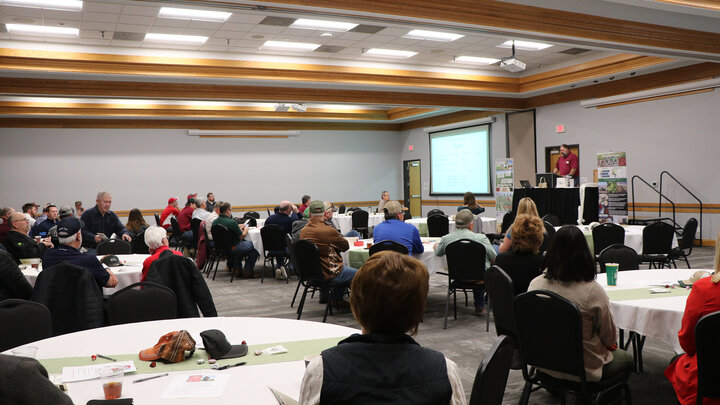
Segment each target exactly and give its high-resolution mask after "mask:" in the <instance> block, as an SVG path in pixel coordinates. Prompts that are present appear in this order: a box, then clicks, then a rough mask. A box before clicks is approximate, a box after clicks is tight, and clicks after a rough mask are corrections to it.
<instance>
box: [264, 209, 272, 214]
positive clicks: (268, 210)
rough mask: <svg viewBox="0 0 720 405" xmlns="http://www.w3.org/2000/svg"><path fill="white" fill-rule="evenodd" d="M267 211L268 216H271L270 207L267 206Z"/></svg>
mask: <svg viewBox="0 0 720 405" xmlns="http://www.w3.org/2000/svg"><path fill="white" fill-rule="evenodd" d="M265 211H267V214H268V216H270V215H271V214H270V208H265Z"/></svg>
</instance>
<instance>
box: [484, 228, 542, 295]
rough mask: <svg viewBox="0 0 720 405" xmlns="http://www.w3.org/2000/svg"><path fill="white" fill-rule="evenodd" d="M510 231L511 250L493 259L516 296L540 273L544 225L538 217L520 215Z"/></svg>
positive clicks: (525, 289)
mask: <svg viewBox="0 0 720 405" xmlns="http://www.w3.org/2000/svg"><path fill="white" fill-rule="evenodd" d="M510 229H512V234H513V238H512V250H510V251H509V252H504V253H500V254H499V255H498V256H497V257H496V258H495V264H496V265H497V266H498V267H500V268H501V269H503V270H504V271H505V273H507V274H508V276H510V278H511V279H512V281H513V289H514V290H515V295H518V294H522V293H524V292H525V291H527V288H528V285H529V284H530V281H532V279H534V278H535V277H537V276H539V275H540V274H541V273H542V270H541V269H540V267H541V266H542V261H543V255H542V253H540V245H542V243H543V234H544V232H545V225H543V221H542V219H540V218H538V217H535V216H532V215H527V214H522V215H518V217H517V218H515V222H514V223H513V224H512V226H511V227H510ZM508 233H510V232H509V231H508Z"/></svg>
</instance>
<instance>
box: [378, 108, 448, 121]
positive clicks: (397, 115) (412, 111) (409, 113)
mask: <svg viewBox="0 0 720 405" xmlns="http://www.w3.org/2000/svg"><path fill="white" fill-rule="evenodd" d="M437 111H440V110H439V109H437V108H392V109H390V110H389V111H388V112H387V117H388V119H389V120H391V121H394V120H399V119H401V118H409V117H415V116H418V115H424V114H430V113H434V112H437Z"/></svg>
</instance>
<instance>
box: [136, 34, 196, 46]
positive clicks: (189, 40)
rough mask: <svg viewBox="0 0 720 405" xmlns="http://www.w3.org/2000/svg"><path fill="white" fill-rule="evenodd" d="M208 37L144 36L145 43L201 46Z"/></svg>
mask: <svg viewBox="0 0 720 405" xmlns="http://www.w3.org/2000/svg"><path fill="white" fill-rule="evenodd" d="M207 39H208V37H202V36H198V35H172V34H153V33H147V34H145V41H149V42H164V43H173V44H196V45H202V44H204V43H205V41H207Z"/></svg>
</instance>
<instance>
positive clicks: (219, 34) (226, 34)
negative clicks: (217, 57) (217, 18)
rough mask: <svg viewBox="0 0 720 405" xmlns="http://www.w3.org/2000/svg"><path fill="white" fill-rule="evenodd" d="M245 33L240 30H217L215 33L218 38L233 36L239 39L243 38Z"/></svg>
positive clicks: (232, 37)
mask: <svg viewBox="0 0 720 405" xmlns="http://www.w3.org/2000/svg"><path fill="white" fill-rule="evenodd" d="M244 35H245V33H244V32H239V31H216V32H215V34H213V36H214V37H218V38H221V39H222V38H231V39H238V38H242V37H243V36H244Z"/></svg>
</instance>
